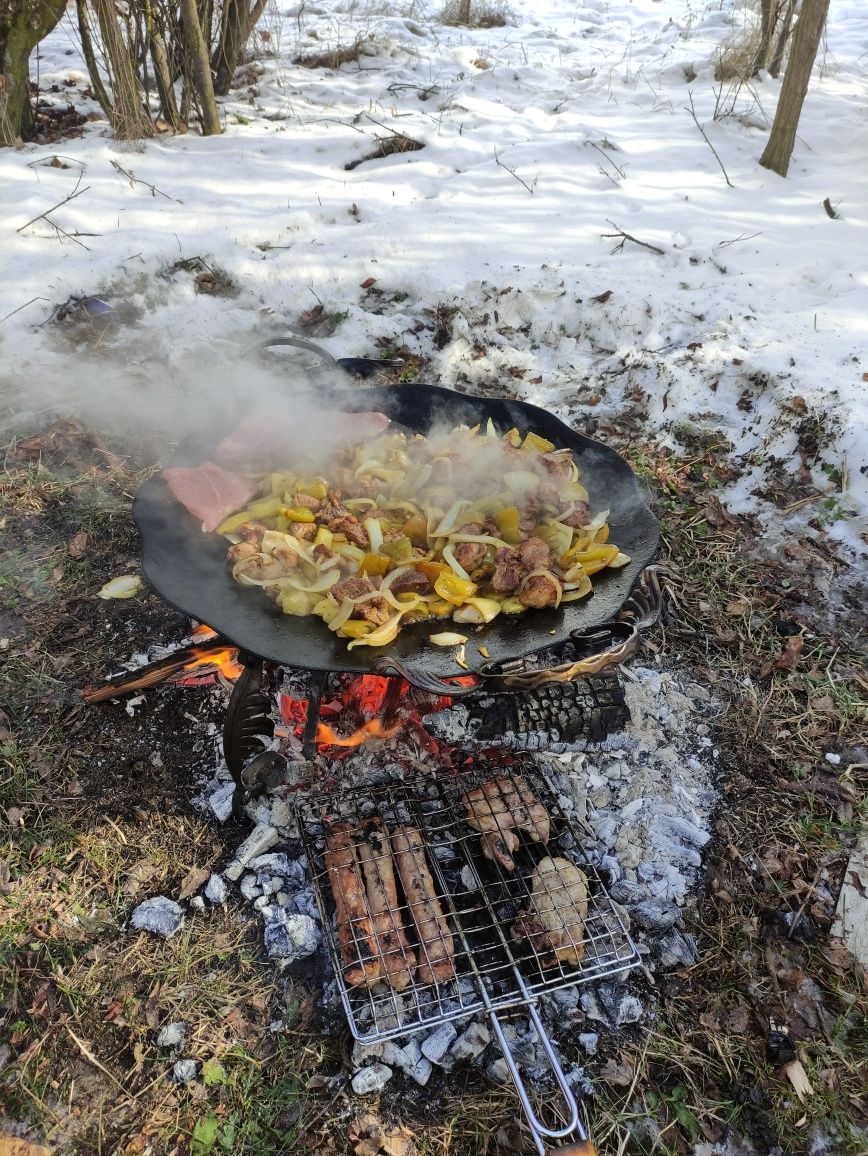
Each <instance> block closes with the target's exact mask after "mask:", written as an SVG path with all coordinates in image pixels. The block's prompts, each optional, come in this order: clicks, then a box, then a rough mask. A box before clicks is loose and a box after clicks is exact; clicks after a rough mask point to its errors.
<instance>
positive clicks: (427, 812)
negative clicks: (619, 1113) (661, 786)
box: [296, 765, 639, 1153]
mask: <svg viewBox="0 0 868 1156" xmlns="http://www.w3.org/2000/svg"><path fill="white" fill-rule="evenodd" d="M296 809H297V814H298V819H299V829H300V831H301V835H302V840H303V842H304V845H305V850H306V853H307V856H308V866H309V870H310V873H311V875H312V878H313V881H314V890H315V893H316V896H317V901H318V903H319V906H320V910H321V913H322V917H323V927H324V930H325V938H326V943H327V945H328V948H329V952H330V955H331V959H332V963H333V965H334V969H335V975H336V977H337V983H338V990H339V992H340V997H341V1000H342V1003H343V1006H344V1009H345V1011H346V1014H347V1019H348V1021H349V1024H350V1029H351V1031H352V1033H353V1035H354V1036H355V1037H356V1039H358V1040H360V1041H361V1042H363V1043H373V1042H382V1041H384V1040H388V1039H394V1038H396V1037H399V1036H404V1035H408V1034H411V1033H413V1032H415V1031H418V1030H420V1029H431V1028H434V1027H436V1026H437V1025H439V1024H442V1023H446V1022H451V1021H457V1020H461V1019H465V1018H467V1017H469V1016H472V1015H475V1014H479V1013H482V1014H484V1015H487V1016H488V1018H489V1020H490V1021H491V1024H492V1027H493V1028H494V1031H495V1034H496V1036H497V1038H498V1041H499V1043H500V1045H501V1047H502V1049H503V1051H504V1056H505V1058H506V1061H507V1064H508V1066H509V1069H510V1073H511V1075H512V1077H513V1080H514V1081H515V1083H516V1087H517V1089H518V1092H519V1096H520V1098H521V1100H522V1104H523V1106H524V1108H525V1112H526V1113H527V1115H528V1118H529V1120H530V1124H531V1128H532V1131H533V1133H534V1139H535V1142H536V1144H537V1148H538V1150H539V1151H540V1152H541V1153H542V1152H543V1151H544V1147H543V1144H542V1140H541V1137H546V1138H554V1139H560V1138H563V1137H564V1136H566V1135H568V1134H569V1133H570V1132H571V1131H574V1130H576V1129H578V1130H579V1132H580V1134H581V1135H582V1137H583V1139H584V1133H583V1132H582V1130H581V1126H580V1125H579V1123H578V1108H577V1105H576V1103H575V1099H574V1097H573V1095H572V1092H571V1091H570V1089H569V1086H568V1085H567V1083H566V1078H565V1077H564V1075H563V1072H562V1070H561V1068H560V1065H559V1062H558V1060H557V1057H556V1055H555V1053H554V1050H553V1047H552V1045H551V1041H550V1040H549V1039H548V1036H547V1034H546V1032H545V1029H544V1027H543V1025H542V1022H541V1021H540V1019H539V1016H538V1015H537V1012H536V1007H535V1004H536V1001H537V999H538V997H539V996H540V995H541V994H542V993H545V992H552V991H557V990H558V989H561V988H564V987H568V986H571V985H574V984H580V983H588V982H590V981H593V980H599V979H602V978H604V977H608V976H612V975H614V974H617V973H619V972H623V971H626V970H627V969H629V968H631V967H633V966H634V965H635V964H636V963H637V962H638V958H639V957H638V953H637V951H636V948H635V945H634V944H633V942H632V940H631V938H630V936H629V934H628V932H627V930H626V928H625V927H624V924H623V922H622V921H621V918H620V916H619V914H618V912H617V910H616V908H615V907H614V905H613V904H612V901H611V900H610V898H609V896H608V895H607V893H606V890H605V887H604V886H603V882H602V880H601V879H600V878H599V875H598V874H597V872H596V871H595V869H594V867H593V865H592V864H591V863H589V862H588V861H587V859H586V858H585V856H584V855H583V852H582V850H581V844H580V837H581V834H582V832H581V831H580V830H579V829H578V827H577V826H576V825H575V824H574V822H573V821H572V820H571V818H570V817H569V816H568V815H567V814H566V813H565V812H564V810H563V809H562V808H561V807H560V806H559V804H558V802H557V798H556V795H555V793H554V791H553V790H552V789H551V788H550V786H549V785H548V783H547V782H546V781H545V779H544V778H543V777H542V775H541V774H540V773H539V771H538V770H537V769H536V768H535V767H525V766H523V767H521V768H520V769H518V768H517V765H514V766H513V767H512V768H510V769H508V770H506V771H498V772H496V773H495V772H492V771H491V770H490V769H489V768H486V769H484V770H483V769H477V768H473V769H469V770H463V771H460V772H456V773H450V774H449V775H447V776H444V777H440V778H434V777H431V776H425V777H420V778H415V779H410V780H407V779H403V780H398V781H396V780H394V779H391V780H389V781H388V782H386V783H380V784H377V785H375V786H371V787H359V786H354V787H353V789H352V790H348V791H345V792H335V793H319V794H315V793H307V794H304V795H300V796H299V797H298V799H297V801H296ZM336 908H337V911H336ZM336 916H339V918H336ZM518 1007H524V1008H525V1009H526V1010H527V1014H528V1015H529V1016H530V1018H531V1021H532V1022H533V1024H534V1026H535V1027H536V1030H537V1033H538V1037H539V1039H540V1041H541V1043H542V1045H543V1047H544V1049H545V1051H546V1053H547V1055H548V1058H549V1061H550V1063H551V1065H552V1068H553V1071H554V1074H555V1078H556V1080H557V1083H558V1085H559V1087H560V1089H561V1092H562V1093H563V1095H564V1098H565V1100H566V1102H567V1108H568V1113H567V1115H568V1117H569V1121H570V1122H569V1126H568V1127H567V1128H560V1129H550V1128H547V1127H546V1126H545V1125H543V1124H542V1123H541V1122H540V1121H539V1120H538V1119H537V1117H536V1115H535V1113H534V1111H533V1108H532V1106H531V1104H530V1101H529V1099H528V1096H527V1093H526V1091H525V1089H524V1086H523V1084H522V1081H521V1076H520V1074H519V1072H518V1069H517V1067H516V1065H515V1063H514V1061H513V1059H512V1056H511V1055H510V1052H509V1046H508V1043H507V1041H506V1039H505V1037H504V1035H503V1032H502V1030H501V1026H500V1023H499V1019H498V1013H503V1012H505V1011H507V1010H508V1009H512V1008H518Z"/></svg>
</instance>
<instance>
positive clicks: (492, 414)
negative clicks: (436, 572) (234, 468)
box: [133, 384, 659, 677]
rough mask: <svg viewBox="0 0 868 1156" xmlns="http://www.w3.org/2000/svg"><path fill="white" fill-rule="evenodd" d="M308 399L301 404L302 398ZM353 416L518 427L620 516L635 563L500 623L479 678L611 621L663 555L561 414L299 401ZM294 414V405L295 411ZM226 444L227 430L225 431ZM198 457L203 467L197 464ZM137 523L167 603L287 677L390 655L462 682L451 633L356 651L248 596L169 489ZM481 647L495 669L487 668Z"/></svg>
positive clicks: (590, 446) (393, 395)
mask: <svg viewBox="0 0 868 1156" xmlns="http://www.w3.org/2000/svg"><path fill="white" fill-rule="evenodd" d="M295 396H296V397H299V395H295ZM302 399H303V400H306V401H308V402H315V403H317V404H319V405H322V406H324V407H326V408H336V409H341V410H344V411H348V412H354V411H356V412H357V411H362V410H382V411H383V412H384V413H386V414H388V415H389V417H390V418H391V419H392V420H393V422H395V423H396V424H398V425H400V426H403V427H404V428H405V429H407V430H411V431H414V432H418V433H425V432H426V431H427V430H428V429H430V427H431V426H432V424H434V422H435V421H436V422H438V424H439V423H448V424H450V425H456V424H459V423H464V424H469V425H473V424H475V423H476V422H480V421H486V420H487V419H488V418H491V419H492V421H493V422H494V425H495V426H496V428H497V429H498V431H499V432H501V433H504V432H506V430H508V429H511V428H512V427H513V426H516V427H518V429H519V430H521V431H523V432H524V431H527V430H532V431H533V432H534V433H537V434H540V435H541V436H543V437H546V438H548V439H549V441H552V442H554V443H555V445H557V446H559V447H561V446H564V447H569V448H570V449H572V450H573V453H574V455H575V459H576V462H577V463H578V466H579V469H580V470H581V477H582V482H583V483H584V484H585V485H586V486H587V488H588V490H589V491H590V494H591V505H592V508H593V509H594V510H598V509H600V508H601V507H604V506H607V507H608V508H609V509H610V510H611V514H610V517H609V524H610V526H611V539H612V541H613V542H616V543H617V544H618V545H619V546H620V547H621V549H622V550H623V551H624V552H625V553H626V554H629V555H630V557H631V559H632V561H631V562H630V563H629V564H628V565H627V566H625V567H623V569H620V570H607V571H603V572H602V573H600V574H597V575H595V576H594V579H593V582H594V593H593V594H592V595H590V596H589V597H588V598H585V599H582V600H581V601H579V602H572V603H568V604H567V605H565V606H563V607H562V608H559V609H558V610H531V611H528V612H527V613H526V614H522V615H519V616H509V617H506V616H504V617H501V618H497V619H495V621H494V622H492V623H491V624H490V625H488V626H485V627H482V628H480V629H479V633H478V635H477V634H473V633H472V632H473V631H474V630H475V628H473V627H469V628H468V627H464V626H462V627H461V628H460V629H461V632H462V633H465V634H471V641H470V642H469V643H468V645H467V647H466V660H467V663H468V666H469V667H470V670H471V671H474V670H478V668H479V667H480V666H481V665H483V663H486V662H488V661H491V662H497V661H499V660H503V659H509V658H517V657H520V656H522V655H525V654H530V653H532V652H533V651H535V650H539V649H541V648H542V647H546V646H551V645H552V644H553V643H556V642H558V641H561V640H565V639H566V638H567V636H568V635H569V633H570V632H571V631H573V630H586V629H589V628H591V627H595V626H599V625H601V624H602V623H604V622H607V621H609V620H610V619H612V618H614V617H615V615H616V614H617V613H618V611H619V610H620V609H621V607H622V606H623V604H624V602H625V600H626V599H627V596H628V595H629V593H630V590H631V588H632V586H633V584H634V582H635V581H636V579H637V577H638V575H639V574H640V572H641V571H642V570H643V569H644V568H645V566H647V565H648V563H649V562H651V560H652V559H653V557H654V555H655V553H656V551H657V544H658V537H659V536H658V530H657V522H656V520H655V518H654V516H653V514H652V513H651V511H650V510H649V509H648V506H647V505H646V503H645V500H644V498H643V496H642V493H641V491H640V489H639V485H638V483H637V481H636V478H635V477H634V475H633V472H632V470H631V469H630V467H629V466H628V465H627V463H626V462H625V461H624V459H623V458H621V457H620V456H619V455H618V454H616V453H615V451H614V450H611V449H609V448H608V447H607V446H604V445H601V444H600V443H599V442H596V441H593V440H592V439H591V438H588V437H585V436H584V435H583V434H580V433H576V432H575V431H574V430H572V429H570V427H569V426H567V425H564V423H563V422H561V421H560V420H558V418H556V417H554V416H553V415H552V414H550V413H547V412H546V411H545V410H543V409H539V408H538V407H537V406H534V405H529V404H527V403H526V402H520V401H512V400H508V399H505V398H496V399H491V398H477V397H468V396H465V395H464V394H459V393H455V392H454V391H452V390H449V389H443V388H440V387H438V386H432V385H418V384H414V385H397V386H377V387H374V388H366V387H361V388H356V389H337V390H334V391H329V392H327V393H324V392H318V393H317V394H315V395H314V394H307V395H301V398H300V400H302ZM290 404H291V403H290ZM222 432H223V433H226V432H228V430H223V431H222ZM196 455H197V456H196ZM207 456H208V455H207V451H202V450H201V448H200V449H199V450H197V451H195V454H194V453H193V452H192V451H189V450H188V451H187V453H186V454H182V455H181V461H180V462H176V463H175V464H183V465H196V464H198V462H199V461H201V460H202V459H203V458H205V457H207ZM133 516H134V518H135V520H136V522H137V524H138V527H139V532H140V534H141V538H142V569H143V572H144V575H145V578H146V579H147V580H148V582H150V584H151V585H152V586H153V587H154V588H155V589H156V590H157V591H158V593H160V594H161V595H162V596H163V597H164V598H165V599H166V600H167V601H168V602H171V603H172V605H173V606H176V607H177V608H178V609H179V610H182V611H184V612H185V613H186V614H189V615H190V616H191V617H193V618H196V619H198V620H199V621H201V622H207V623H208V625H209V626H212V627H213V628H214V629H215V630H217V631H219V633H220V634H221V635H223V637H224V638H226V639H228V640H229V641H231V642H232V643H234V644H236V645H237V646H240V647H241V648H242V649H244V650H246V651H248V652H250V653H251V654H255V655H258V656H260V657H261V658H267V659H272V660H273V661H275V662H279V663H283V664H285V665H287V666H297V667H303V668H306V669H308V670H334V671H340V670H343V671H356V672H362V673H365V672H370V671H372V670H373V669H374V663H375V661H376V660H377V659H378V658H380V657H382V656H383V655H384V654H387V655H388V656H389V657H391V658H395V659H397V660H398V661H399V662H401V663H403V664H405V665H406V666H408V667H409V668H411V669H414V670H416V671H418V672H419V673H420V674H422V673H428V674H432V675H439V676H440V677H444V676H449V675H457V674H461V673H463V672H462V670H461V668H460V667H458V666H457V665H456V663H455V661H454V658H453V657H452V653H451V651H449V650H443V649H442V648H439V647H436V646H433V645H432V644H431V643H430V642H428V635H429V634H432V633H435V632H437V631H442V630H444V629H448V628H450V627H449V624H448V623H444V622H442V621H438V622H427V623H420V624H418V625H416V626H412V627H407V628H406V629H404V630H402V631H401V633H400V634H399V636H398V638H397V639H396V640H395V641H394V642H393V643H392V644H391V645H390V646H387V647H356V648H354V649H353V650H347V646H346V641H343V640H341V639H339V638H337V637H336V636H335V635H334V634H333V633H332V632H331V631H330V630H329V629H328V628H327V626H326V625H325V623H324V622H322V621H321V620H320V619H318V618H313V617H308V618H294V617H289V616H287V615H283V614H281V613H279V612H278V611H277V609H276V608H275V607H274V606H273V605H272V603H271V602H269V601H268V600H267V599H266V598H265V596H264V595H263V594H262V593H261V591H259V590H253V589H251V588H250V587H244V586H240V585H239V584H238V583H237V582H235V581H233V579H232V577H231V575H230V573H229V571H228V570H227V567H226V542H225V540H224V539H223V538H222V537H219V536H218V535H216V534H203V533H202V530H201V525H200V523H199V521H198V519H196V518H195V517H194V516H193V515H192V514H189V513H188V512H187V511H186V510H185V509H184V508H183V506H181V505H180V504H179V503H178V502H177V501H176V499H175V498H174V497H173V496H172V494H171V493H170V491H169V489H168V487H167V486H166V483H165V482H164V481H163V479H162V478H159V477H155V478H151V479H150V480H149V481H147V482H145V484H144V485H143V486H142V487H141V488H140V490H139V491H138V493H137V494H136V498H135V501H134V503H133ZM482 644H484V645H485V647H486V649H487V650H488V652H489V655H490V658H483V656H482V655H480V654H479V652H478V645H482Z"/></svg>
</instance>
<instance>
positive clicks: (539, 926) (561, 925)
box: [323, 775, 588, 991]
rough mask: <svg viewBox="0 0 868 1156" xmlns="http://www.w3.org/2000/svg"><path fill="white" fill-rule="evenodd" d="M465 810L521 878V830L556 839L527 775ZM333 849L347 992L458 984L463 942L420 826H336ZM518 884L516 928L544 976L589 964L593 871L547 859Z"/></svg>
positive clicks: (329, 840) (498, 779)
mask: <svg viewBox="0 0 868 1156" xmlns="http://www.w3.org/2000/svg"><path fill="white" fill-rule="evenodd" d="M461 802H462V804H463V806H464V809H465V811H466V812H467V822H468V823H469V825H470V826H471V827H472V828H473V829H474V830H475V831H477V832H479V836H480V847H481V850H482V853H483V854H484V855H485V857H486V858H487V859H489V860H490V861H491V862H492V863H495V864H497V865H498V866H500V867H501V868H503V870H504V871H507V872H510V873H513V872H515V871H516V863H515V859H514V858H513V856H514V854H515V853H516V852H517V851H518V850H519V840H518V836H517V834H516V832H517V831H519V830H520V831H523V832H524V833H525V834H526V835H527V836H528V838H529V839H530V840H531V841H532V842H534V843H541V844H543V845H545V844H546V843H548V841H549V838H550V836H551V819H550V816H549V814H548V811H547V810H546V809H545V807H544V806H543V804H542V803H541V802H540V801H539V800H538V799H537V798H536V796H535V795H534V794H533V791H532V790H531V788H530V787H529V786H528V784H527V782H526V781H525V780H524V779H523V778H521V777H520V776H518V775H496V776H495V777H494V778H492V779H489V780H488V781H487V782H484V783H482V784H481V785H480V786H478V787H475V788H473V789H472V790H470V791H468V792H467V793H466V794H465V795H463V796H462V799H461ZM325 843H326V846H325V852H324V855H323V859H324V862H325V868H326V872H327V874H328V878H329V885H330V888H331V892H332V896H333V897H334V901H335V917H336V924H337V935H338V950H339V953H340V957H341V963H342V965H343V968H342V972H343V977H344V981H345V983H346V984H347V986H348V987H361V986H365V987H372V986H373V985H374V984H377V983H379V982H384V983H386V984H388V985H389V986H390V987H391V988H393V989H394V990H395V991H405V990H406V989H407V988H408V987H409V986H410V984H411V983H412V982H413V980H414V977H415V978H416V979H417V981H418V982H419V983H420V984H425V985H427V984H437V983H445V982H447V981H449V980H451V979H454V978H455V974H456V971H455V954H456V949H455V943H454V939H453V935H452V932H451V931H450V929H449V924H448V923H447V920H446V917H445V915H444V911H443V906H442V905H441V898H440V896H439V895H438V891H437V885H436V884H435V881H434V878H433V877H432V874H431V871H430V868H429V865H428V861H427V858H426V849H425V846H426V845H425V838H424V836H423V834H422V832H421V831H420V830H419V829H418V827H414V826H411V825H409V824H404V825H400V826H397V827H395V828H394V829H393V830H392V831H391V833H390V832H389V831H388V830H387V828H386V826H385V824H384V823H383V821H382V820H381V819H380V818H378V817H374V818H371V819H368V820H366V821H365V822H363V823H360V824H358V825H353V824H350V823H346V822H337V823H333V824H332V825H331V826H330V827H329V828H328V830H327V832H326V838H325ZM516 882H517V884H519V886H521V887H522V888H523V889H524V890H525V893H526V895H527V898H526V900H525V905H524V906H523V907H522V909H521V910H520V911H519V913H518V915H517V916H516V918H515V920H514V922H513V925H512V931H511V934H512V938H513V940H515V941H516V942H519V943H520V942H524V941H527V942H528V943H529V944H530V947H531V948H532V950H533V953H534V956H535V958H536V960H537V963H538V964H539V966H540V967H542V968H551V967H556V966H558V965H559V964H568V965H569V964H574V965H577V964H579V963H581V961H582V959H583V957H584V950H585V949H584V938H585V936H584V924H585V919H586V917H587V912H588V880H587V876H586V875H585V873H584V872H583V871H581V870H580V869H579V868H578V867H576V866H575V864H573V863H571V862H569V860H567V859H563V858H552V857H551V856H549V855H546V856H545V857H544V858H543V859H541V860H540V862H539V864H538V865H537V866H536V867H535V868H534V870H533V873H532V874H531V876H530V878H529V879H526V880H523V881H522V880H521V879H520V877H519V876H518V875H516ZM482 885H483V886H485V881H484V880H482ZM414 944H415V945H416V946H414Z"/></svg>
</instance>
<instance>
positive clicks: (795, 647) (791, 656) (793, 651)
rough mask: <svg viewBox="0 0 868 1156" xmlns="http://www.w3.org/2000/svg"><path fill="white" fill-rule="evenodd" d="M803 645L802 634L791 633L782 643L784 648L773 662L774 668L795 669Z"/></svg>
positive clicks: (803, 637) (803, 638)
mask: <svg viewBox="0 0 868 1156" xmlns="http://www.w3.org/2000/svg"><path fill="white" fill-rule="evenodd" d="M804 645H805V636H804V635H803V634H791V635H790V637H789V638H788V639H787V641H786V642H785V643H784V649H783V650H782V651H781V654H780V657H779V658H778V660H777V662H776V663H775V669H776V670H795V669H796V663H797V662H798V661H799V655H800V654H801V653H802V647H803V646H804Z"/></svg>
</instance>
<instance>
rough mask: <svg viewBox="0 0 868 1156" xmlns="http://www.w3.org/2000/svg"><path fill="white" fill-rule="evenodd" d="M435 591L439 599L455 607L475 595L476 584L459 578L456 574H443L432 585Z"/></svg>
mask: <svg viewBox="0 0 868 1156" xmlns="http://www.w3.org/2000/svg"><path fill="white" fill-rule="evenodd" d="M434 589H435V591H436V592H437V593H438V594H439V595H440V597H441V598H445V599H446V601H447V602H451V603H453V605H455V606H461V605H462V603H464V602H466V601H467V599H468V598H472V597H473V595H474V594H475V593H476V583H475V582H470V581H469V580H468V579H467V578H459V577H458V575H457V574H452V573H450V572H446V573H443V574H441V575H440V576H439V578H438V579H437V581H436V582H435V583H434Z"/></svg>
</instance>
